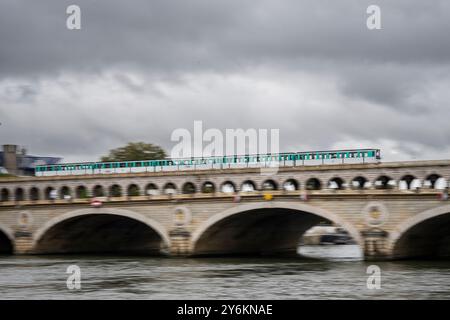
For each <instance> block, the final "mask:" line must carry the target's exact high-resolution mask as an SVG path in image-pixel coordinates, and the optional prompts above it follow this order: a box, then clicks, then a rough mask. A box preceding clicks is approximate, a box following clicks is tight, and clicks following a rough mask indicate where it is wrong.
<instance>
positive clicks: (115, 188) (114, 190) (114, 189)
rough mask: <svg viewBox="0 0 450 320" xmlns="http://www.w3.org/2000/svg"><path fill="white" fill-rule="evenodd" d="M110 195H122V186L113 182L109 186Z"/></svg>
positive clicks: (113, 196)
mask: <svg viewBox="0 0 450 320" xmlns="http://www.w3.org/2000/svg"><path fill="white" fill-rule="evenodd" d="M109 196H110V197H112V198H116V197H121V196H122V187H121V186H119V185H118V184H113V185H112V186H111V187H109Z"/></svg>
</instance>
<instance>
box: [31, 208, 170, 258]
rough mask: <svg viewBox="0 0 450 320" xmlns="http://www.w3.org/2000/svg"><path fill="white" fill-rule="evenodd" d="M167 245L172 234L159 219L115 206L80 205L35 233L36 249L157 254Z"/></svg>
mask: <svg viewBox="0 0 450 320" xmlns="http://www.w3.org/2000/svg"><path fill="white" fill-rule="evenodd" d="M108 228H109V229H108ZM111 230H112V231H114V232H111ZM139 237H141V238H139ZM124 239H125V240H124ZM108 241H109V242H108ZM127 242H128V243H127ZM89 246H92V247H89ZM167 248H170V238H169V236H168V233H167V231H166V229H165V228H164V227H163V226H162V225H161V224H160V223H159V222H157V221H155V220H153V219H150V218H147V217H145V216H144V215H142V214H139V213H136V212H133V211H131V210H126V209H115V208H108V209H102V208H97V209H95V208H89V209H78V210H74V211H70V212H67V213H65V214H63V215H60V216H57V217H55V218H52V219H50V220H49V221H47V222H46V223H45V224H44V225H43V226H42V227H41V228H40V229H38V230H37V231H36V232H35V233H34V235H33V244H32V252H33V253H91V252H92V253H94V252H95V253H102V252H115V253H138V254H157V253H160V252H161V250H167Z"/></svg>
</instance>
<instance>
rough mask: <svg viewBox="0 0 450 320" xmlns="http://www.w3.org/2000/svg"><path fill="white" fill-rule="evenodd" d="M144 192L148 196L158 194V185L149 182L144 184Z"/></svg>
mask: <svg viewBox="0 0 450 320" xmlns="http://www.w3.org/2000/svg"><path fill="white" fill-rule="evenodd" d="M145 193H146V194H147V195H148V196H156V195H158V194H159V190H158V187H157V186H156V184H154V183H149V184H147V185H146V186H145Z"/></svg>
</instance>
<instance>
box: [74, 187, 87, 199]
mask: <svg viewBox="0 0 450 320" xmlns="http://www.w3.org/2000/svg"><path fill="white" fill-rule="evenodd" d="M75 196H76V198H77V199H85V198H87V197H88V193H87V189H86V187H85V186H78V187H77V188H76V190H75Z"/></svg>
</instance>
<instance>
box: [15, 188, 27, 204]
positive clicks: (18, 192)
mask: <svg viewBox="0 0 450 320" xmlns="http://www.w3.org/2000/svg"><path fill="white" fill-rule="evenodd" d="M14 198H15V200H16V201H23V200H25V192H24V191H23V189H22V188H17V189H16V191H15V194H14Z"/></svg>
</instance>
